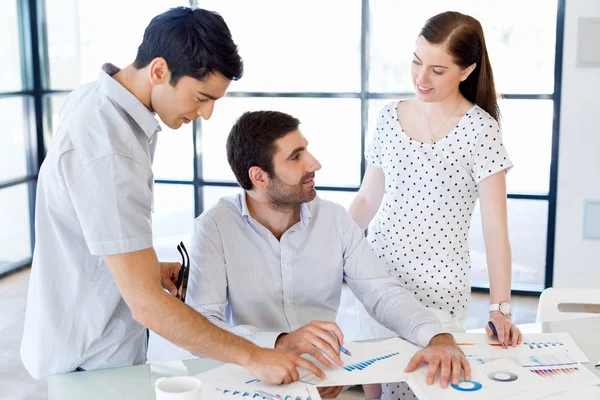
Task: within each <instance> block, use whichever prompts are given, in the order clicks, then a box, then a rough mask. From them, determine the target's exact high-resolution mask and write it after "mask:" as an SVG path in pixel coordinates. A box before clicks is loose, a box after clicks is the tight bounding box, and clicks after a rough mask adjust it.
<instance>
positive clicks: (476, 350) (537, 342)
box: [454, 333, 589, 365]
mask: <svg viewBox="0 0 600 400" xmlns="http://www.w3.org/2000/svg"><path fill="white" fill-rule="evenodd" d="M454 338H455V339H456V342H457V344H458V345H459V346H460V348H461V349H462V351H463V352H464V353H465V354H466V355H468V356H479V357H498V358H509V357H516V358H519V360H520V361H523V359H522V357H536V358H537V360H538V361H541V360H540V359H541V358H544V357H547V356H549V355H554V356H556V357H557V359H556V360H549V359H544V361H543V362H546V361H548V362H550V364H541V365H561V364H566V363H568V362H589V359H588V358H587V357H586V355H585V354H584V353H583V352H582V351H581V349H580V348H579V346H577V344H576V343H575V341H574V340H573V338H572V337H571V335H569V334H568V333H529V334H524V335H523V342H522V343H521V344H520V345H518V346H516V347H512V346H509V347H508V349H503V348H502V345H501V344H500V343H498V340H497V339H495V338H490V337H488V336H487V335H486V334H485V333H456V334H454ZM559 359H562V360H563V361H562V362H560V361H559ZM566 360H569V361H566ZM531 361H532V360H529V361H527V362H525V365H527V364H528V363H530V362H531ZM554 363H556V364H554ZM521 364H522V365H523V363H521ZM533 365H535V364H533ZM538 365H540V364H538Z"/></svg>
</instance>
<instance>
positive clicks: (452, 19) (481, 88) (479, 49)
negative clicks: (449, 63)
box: [420, 11, 500, 121]
mask: <svg viewBox="0 0 600 400" xmlns="http://www.w3.org/2000/svg"><path fill="white" fill-rule="evenodd" d="M420 35H421V36H423V37H424V38H425V39H426V40H427V41H428V42H429V43H433V44H437V45H441V46H444V47H445V48H446V51H448V52H449V53H450V54H451V55H452V56H453V57H454V61H455V63H456V64H457V65H459V66H461V67H462V68H466V67H468V66H470V65H472V64H473V63H477V66H476V67H475V70H473V72H471V74H470V75H469V77H468V78H467V79H465V80H464V81H463V82H461V83H460V85H459V90H460V92H461V93H462V95H463V96H465V98H466V99H467V100H469V101H470V102H472V103H475V104H477V105H478V106H479V107H481V108H482V109H484V110H485V111H486V112H487V113H488V114H490V115H491V116H492V117H494V119H496V121H499V120H500V109H499V108H498V100H497V97H496V88H495V87H494V74H493V73H492V66H491V64H490V59H489V57H488V53H487V48H486V45H485V38H484V36H483V28H482V27H481V24H480V23H479V21H477V20H476V19H475V18H473V17H471V16H469V15H465V14H461V13H459V12H455V11H446V12H443V13H441V14H438V15H436V16H434V17H431V18H430V19H428V20H427V22H425V25H424V26H423V28H422V29H421V33H420Z"/></svg>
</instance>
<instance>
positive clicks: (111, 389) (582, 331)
mask: <svg viewBox="0 0 600 400" xmlns="http://www.w3.org/2000/svg"><path fill="white" fill-rule="evenodd" d="M520 328H521V330H522V331H523V332H525V333H538V332H568V333H570V334H571V336H572V337H573V339H574V340H575V342H576V343H577V344H578V345H579V347H580V348H581V349H582V350H583V352H584V353H585V354H586V355H587V356H588V358H589V359H590V361H591V363H590V364H587V367H588V368H589V369H590V370H591V371H593V372H594V373H595V374H596V375H597V376H599V377H600V368H594V364H595V363H597V362H598V361H600V345H599V344H598V341H599V338H600V334H599V332H600V318H590V319H578V320H571V321H557V322H546V323H542V324H524V325H520ZM221 364H222V363H221V362H220V361H215V360H211V359H206V358H197V359H191V360H184V361H172V362H162V363H154V364H145V365H136V366H133V367H126V368H113V369H106V370H100V371H87V372H75V373H70V374H61V375H55V376H52V377H50V379H49V380H48V394H49V398H50V399H51V400H71V399H73V400H75V399H77V400H80V399H91V400H95V399H98V400H111V399H140V400H144V399H150V400H154V399H155V396H154V383H155V382H156V380H157V379H158V378H160V377H163V376H182V375H196V374H199V373H200V372H204V371H207V370H209V369H212V368H215V367H217V366H219V365H221Z"/></svg>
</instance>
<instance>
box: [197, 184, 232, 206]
mask: <svg viewBox="0 0 600 400" xmlns="http://www.w3.org/2000/svg"><path fill="white" fill-rule="evenodd" d="M200 190H202V198H203V202H204V210H208V209H209V208H211V207H212V206H214V205H215V204H217V203H218V202H219V199H220V198H221V197H229V196H233V195H235V194H238V193H240V192H242V188H241V187H229V186H204V187H202V188H200Z"/></svg>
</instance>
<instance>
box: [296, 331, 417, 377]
mask: <svg viewBox="0 0 600 400" xmlns="http://www.w3.org/2000/svg"><path fill="white" fill-rule="evenodd" d="M344 346H345V347H346V348H347V349H348V350H349V351H350V352H351V353H352V356H348V355H346V354H343V353H342V354H340V356H341V358H342V361H343V362H344V365H343V366H341V367H340V366H334V367H332V368H328V367H325V366H324V365H321V364H320V363H318V362H317V361H316V360H314V359H313V360H311V361H314V362H315V363H317V364H318V365H319V367H320V368H322V369H323V371H324V372H325V374H326V375H327V377H326V378H319V377H317V376H315V375H314V374H312V373H311V372H309V371H303V372H302V373H301V374H300V380H302V381H305V382H308V383H311V384H313V385H315V386H338V385H342V386H343V385H357V384H367V383H381V382H397V381H402V380H404V379H405V374H404V372H403V370H404V368H405V367H406V365H407V364H408V361H409V360H410V358H411V357H412V356H413V355H414V354H415V352H417V351H418V350H419V347H417V346H415V345H414V344H412V343H409V342H407V341H405V340H402V339H399V338H391V339H386V340H381V341H373V342H362V343H358V342H348V343H344Z"/></svg>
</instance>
